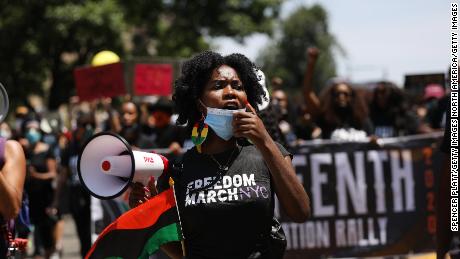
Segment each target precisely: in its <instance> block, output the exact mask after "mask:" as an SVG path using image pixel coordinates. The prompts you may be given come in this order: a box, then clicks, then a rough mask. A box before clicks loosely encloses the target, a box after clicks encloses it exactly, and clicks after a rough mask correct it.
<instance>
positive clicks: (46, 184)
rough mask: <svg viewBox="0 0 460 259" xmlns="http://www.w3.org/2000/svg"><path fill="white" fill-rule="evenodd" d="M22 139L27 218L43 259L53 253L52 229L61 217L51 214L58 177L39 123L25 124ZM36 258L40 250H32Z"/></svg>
mask: <svg viewBox="0 0 460 259" xmlns="http://www.w3.org/2000/svg"><path fill="white" fill-rule="evenodd" d="M24 132H25V137H26V139H27V142H28V147H27V152H26V154H27V159H28V168H27V169H28V176H29V177H28V178H27V181H26V190H27V193H28V196H29V202H30V203H29V204H30V218H31V221H32V224H33V225H34V226H35V228H34V229H35V241H36V242H34V243H35V244H41V245H42V246H43V248H44V256H45V258H50V257H51V255H52V254H53V253H54V252H55V245H56V240H55V232H54V231H55V226H56V223H57V221H58V220H59V217H60V215H59V214H58V213H57V211H56V210H51V209H50V208H51V206H52V202H53V199H54V188H53V181H54V180H55V179H56V177H57V165H56V157H55V155H54V153H53V149H52V148H51V147H50V145H48V144H46V143H45V142H43V140H42V137H43V132H42V131H41V129H40V122H39V121H37V120H30V121H26V122H25V131H24ZM34 253H35V254H36V255H38V254H41V251H40V247H39V246H38V245H36V246H35V252H34Z"/></svg>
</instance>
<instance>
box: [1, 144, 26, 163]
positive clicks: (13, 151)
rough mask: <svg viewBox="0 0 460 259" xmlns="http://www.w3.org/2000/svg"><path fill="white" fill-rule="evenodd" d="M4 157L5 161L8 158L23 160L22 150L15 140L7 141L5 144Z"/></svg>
mask: <svg viewBox="0 0 460 259" xmlns="http://www.w3.org/2000/svg"><path fill="white" fill-rule="evenodd" d="M5 157H6V160H8V158H16V159H22V160H24V159H25V158H24V150H23V149H22V146H21V144H19V142H17V141H16V140H8V141H6V144H5Z"/></svg>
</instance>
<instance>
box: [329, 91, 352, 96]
mask: <svg viewBox="0 0 460 259" xmlns="http://www.w3.org/2000/svg"><path fill="white" fill-rule="evenodd" d="M333 95H334V97H339V96H341V95H344V96H345V97H350V96H351V93H350V92H344V91H336V92H334V93H333Z"/></svg>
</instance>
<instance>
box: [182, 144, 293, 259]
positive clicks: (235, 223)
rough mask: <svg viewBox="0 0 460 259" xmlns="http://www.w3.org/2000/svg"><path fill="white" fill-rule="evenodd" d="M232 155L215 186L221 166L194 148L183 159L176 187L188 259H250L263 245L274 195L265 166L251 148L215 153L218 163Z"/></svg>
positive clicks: (251, 146) (285, 154)
mask: <svg viewBox="0 0 460 259" xmlns="http://www.w3.org/2000/svg"><path fill="white" fill-rule="evenodd" d="M277 145H278V147H279V149H280V150H281V153H282V154H283V156H287V155H290V154H289V152H288V151H286V149H285V148H284V147H282V146H281V145H279V144H277ZM232 153H233V155H232ZM230 157H231V159H230V163H229V164H230V165H229V170H228V171H227V172H226V173H225V174H223V175H222V177H221V178H219V179H220V180H219V181H218V182H216V183H215V184H213V185H212V182H213V179H214V177H218V175H219V174H218V172H219V166H218V164H217V163H216V162H215V161H214V160H213V159H212V158H211V157H210V155H206V154H200V153H198V152H197V151H196V149H195V148H193V149H191V150H189V151H188V152H187V153H186V154H185V155H184V157H183V159H182V163H183V170H182V173H181V175H180V176H179V177H178V179H177V180H176V185H175V186H176V195H177V203H178V205H179V211H180V217H181V221H182V228H183V233H184V236H185V244H186V245H185V247H186V254H187V258H248V257H249V256H250V255H251V254H252V253H254V252H255V251H260V250H258V249H260V246H261V245H263V244H266V238H264V237H266V236H267V235H268V234H269V232H270V230H271V220H272V218H273V196H274V189H273V188H272V184H271V181H270V172H269V170H268V167H267V166H266V164H265V162H264V160H263V157H262V155H261V154H260V152H259V151H258V150H257V148H256V147H255V146H253V145H249V146H243V147H238V149H231V150H227V151H225V152H223V153H220V154H216V155H214V158H215V159H216V160H217V161H218V162H219V163H220V164H221V165H225V164H226V162H227V161H228V159H229V158H230ZM232 161H233V162H232ZM214 182H215V181H214ZM204 186H209V188H205V189H204V190H202V191H197V189H198V190H199V189H200V188H203V187H204ZM262 250H263V249H262Z"/></svg>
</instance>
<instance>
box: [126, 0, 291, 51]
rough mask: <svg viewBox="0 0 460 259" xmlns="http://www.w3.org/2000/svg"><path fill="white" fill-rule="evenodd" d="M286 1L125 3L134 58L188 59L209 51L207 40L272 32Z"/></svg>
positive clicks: (212, 0) (224, 0) (205, 0)
mask: <svg viewBox="0 0 460 259" xmlns="http://www.w3.org/2000/svg"><path fill="white" fill-rule="evenodd" d="M281 2H282V0H243V1H241V0H219V1H215V0H198V1H187V0H176V1H174V0H169V1H148V0H134V1H123V0H120V4H121V5H123V6H124V7H125V9H126V17H127V19H128V20H129V22H130V23H132V24H134V25H135V26H136V27H137V28H138V30H137V31H136V32H135V33H134V40H133V42H134V50H133V54H134V55H145V54H148V53H149V47H150V48H152V45H153V49H154V50H155V51H156V54H157V55H160V56H173V57H188V56H190V55H192V54H193V53H195V52H198V51H202V50H205V49H208V48H209V43H208V41H207V40H206V39H208V38H210V37H216V36H229V37H234V38H235V39H236V40H239V41H242V40H243V38H244V37H245V36H248V35H250V34H252V33H254V32H261V33H268V34H270V33H271V32H272V28H273V25H274V21H275V19H276V18H277V17H278V15H279V8H280V5H281Z"/></svg>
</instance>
